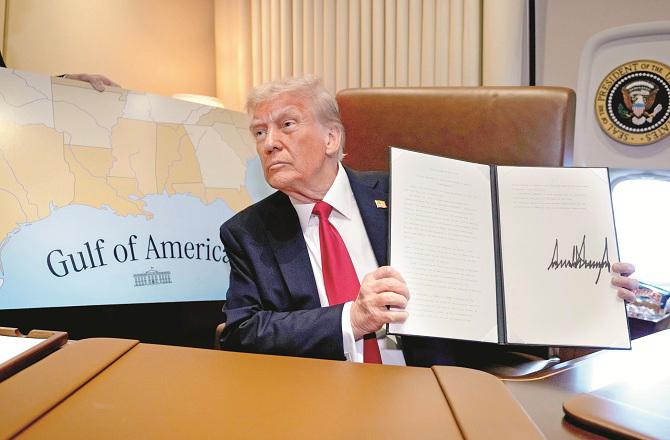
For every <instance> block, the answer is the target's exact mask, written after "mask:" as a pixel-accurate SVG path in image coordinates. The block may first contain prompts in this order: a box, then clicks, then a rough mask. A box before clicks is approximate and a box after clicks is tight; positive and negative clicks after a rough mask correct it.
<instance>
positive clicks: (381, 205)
mask: <svg viewBox="0 0 670 440" xmlns="http://www.w3.org/2000/svg"><path fill="white" fill-rule="evenodd" d="M375 205H376V206H377V208H384V209H386V202H385V201H384V200H375Z"/></svg>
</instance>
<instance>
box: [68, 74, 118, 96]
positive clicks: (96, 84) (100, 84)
mask: <svg viewBox="0 0 670 440" xmlns="http://www.w3.org/2000/svg"><path fill="white" fill-rule="evenodd" d="M63 77H64V78H68V79H76V80H79V81H86V82H87V83H89V84H91V85H92V86H93V88H94V89H95V90H97V91H98V92H103V91H105V86H115V87H120V86H119V85H118V84H117V83H115V82H114V81H112V80H111V79H109V78H107V77H106V76H104V75H97V74H90V73H66V74H65V75H63Z"/></svg>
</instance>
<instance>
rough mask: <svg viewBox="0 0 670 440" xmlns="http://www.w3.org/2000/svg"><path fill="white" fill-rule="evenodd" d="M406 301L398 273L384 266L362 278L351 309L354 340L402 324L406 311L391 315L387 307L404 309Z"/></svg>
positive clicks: (395, 312) (393, 312) (407, 296)
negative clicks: (386, 327)
mask: <svg viewBox="0 0 670 440" xmlns="http://www.w3.org/2000/svg"><path fill="white" fill-rule="evenodd" d="M408 300H409V290H408V289H407V284H406V283H405V280H404V279H403V278H402V276H401V275H400V273H399V272H398V271H397V270H395V269H394V268H392V267H390V266H383V267H380V268H379V269H377V270H375V271H374V272H371V273H369V274H367V275H366V276H365V278H363V283H362V284H361V289H360V290H359V291H358V297H357V298H356V300H355V301H354V303H353V304H352V305H351V328H352V330H353V332H354V339H356V340H359V339H360V338H362V337H363V336H364V335H366V334H368V333H374V332H376V331H377V330H379V329H380V328H381V327H382V326H383V325H384V324H386V323H388V322H403V321H405V319H407V316H408V313H407V312H405V311H392V310H389V309H388V308H387V307H386V306H391V307H395V308H398V309H404V308H405V307H406V306H407V301H408Z"/></svg>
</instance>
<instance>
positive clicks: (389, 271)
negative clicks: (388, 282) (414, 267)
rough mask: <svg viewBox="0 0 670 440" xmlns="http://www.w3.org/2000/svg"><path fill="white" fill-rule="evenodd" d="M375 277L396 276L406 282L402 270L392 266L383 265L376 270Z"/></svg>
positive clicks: (378, 278)
mask: <svg viewBox="0 0 670 440" xmlns="http://www.w3.org/2000/svg"><path fill="white" fill-rule="evenodd" d="M373 273H374V276H375V279H377V280H380V279H382V278H395V279H397V280H400V281H402V282H403V283H404V282H405V279H404V278H403V277H402V275H400V272H398V271H397V270H395V269H394V268H392V267H391V266H382V267H380V268H379V269H377V270H375V271H374V272H373Z"/></svg>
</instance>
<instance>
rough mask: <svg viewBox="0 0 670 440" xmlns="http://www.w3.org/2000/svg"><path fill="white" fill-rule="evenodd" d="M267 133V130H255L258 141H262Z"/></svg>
mask: <svg viewBox="0 0 670 440" xmlns="http://www.w3.org/2000/svg"><path fill="white" fill-rule="evenodd" d="M265 133H266V131H265V130H261V129H258V130H254V137H255V138H256V139H260V138H262V137H263V136H265Z"/></svg>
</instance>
